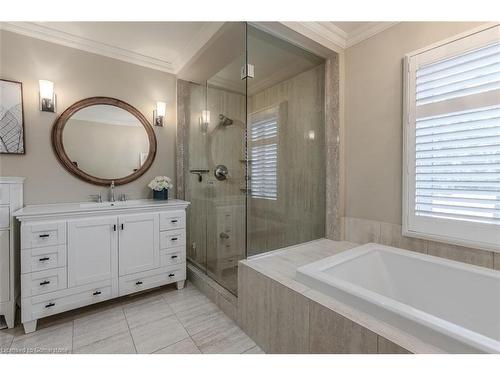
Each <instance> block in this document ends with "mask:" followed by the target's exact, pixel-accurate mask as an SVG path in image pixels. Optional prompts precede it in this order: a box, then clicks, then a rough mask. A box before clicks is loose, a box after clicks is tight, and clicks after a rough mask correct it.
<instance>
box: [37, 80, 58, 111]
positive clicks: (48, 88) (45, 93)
mask: <svg viewBox="0 0 500 375" xmlns="http://www.w3.org/2000/svg"><path fill="white" fill-rule="evenodd" d="M38 85H39V87H40V91H39V95H40V99H39V101H40V111H42V112H55V111H56V94H54V82H51V81H46V80H43V79H41V80H39V81H38Z"/></svg>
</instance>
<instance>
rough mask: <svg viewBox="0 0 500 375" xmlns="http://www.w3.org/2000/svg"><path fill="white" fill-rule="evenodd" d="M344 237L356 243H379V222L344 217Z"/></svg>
mask: <svg viewBox="0 0 500 375" xmlns="http://www.w3.org/2000/svg"><path fill="white" fill-rule="evenodd" d="M345 239H346V240H347V241H350V242H354V243H357V244H361V245H363V244H365V243H369V242H377V243H380V222H378V221H373V220H365V219H358V218H354V217H346V220H345Z"/></svg>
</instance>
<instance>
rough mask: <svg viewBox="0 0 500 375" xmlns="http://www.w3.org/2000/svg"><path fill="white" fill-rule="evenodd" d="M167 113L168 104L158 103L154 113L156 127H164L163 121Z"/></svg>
mask: <svg viewBox="0 0 500 375" xmlns="http://www.w3.org/2000/svg"><path fill="white" fill-rule="evenodd" d="M166 111H167V103H165V102H156V109H155V110H154V111H153V118H154V124H155V125H156V126H163V119H164V118H165V114H166Z"/></svg>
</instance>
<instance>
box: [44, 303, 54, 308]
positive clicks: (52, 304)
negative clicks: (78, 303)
mask: <svg viewBox="0 0 500 375" xmlns="http://www.w3.org/2000/svg"><path fill="white" fill-rule="evenodd" d="M55 305H56V304H55V303H54V302H51V303H49V304H48V305H45V308H46V309H48V308H49V307H52V306H55Z"/></svg>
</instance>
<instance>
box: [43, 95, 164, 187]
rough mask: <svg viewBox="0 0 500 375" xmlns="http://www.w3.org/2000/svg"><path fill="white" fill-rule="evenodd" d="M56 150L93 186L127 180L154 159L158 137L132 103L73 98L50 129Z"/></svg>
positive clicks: (103, 98) (139, 174) (97, 98)
mask: <svg viewBox="0 0 500 375" xmlns="http://www.w3.org/2000/svg"><path fill="white" fill-rule="evenodd" d="M52 144H53V147H54V151H55V153H56V155H57V157H58V159H59V161H60V162H61V163H62V164H63V166H64V167H65V168H66V169H67V170H68V171H69V172H71V173H72V174H74V175H75V176H77V177H79V178H81V179H82V180H85V181H87V182H90V183H93V184H97V185H109V184H110V183H111V181H114V182H115V185H122V184H126V183H128V182H131V181H133V180H135V179H137V178H138V177H139V176H141V175H142V174H143V173H144V172H146V170H147V169H148V168H149V167H150V166H151V164H152V163H153V160H154V157H155V153H156V137H155V134H154V131H153V128H152V126H151V125H150V124H149V123H148V121H147V120H146V118H145V117H144V116H143V115H142V114H141V113H140V112H139V111H138V110H137V109H136V108H134V107H132V106H131V105H130V104H127V103H125V102H123V101H121V100H118V99H113V98H105V97H95V98H88V99H84V100H81V101H79V102H76V103H75V104H73V105H72V106H70V107H69V108H68V109H66V110H65V111H64V112H63V113H62V114H61V116H59V118H58V119H57V121H56V122H55V124H54V127H53V129H52Z"/></svg>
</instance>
